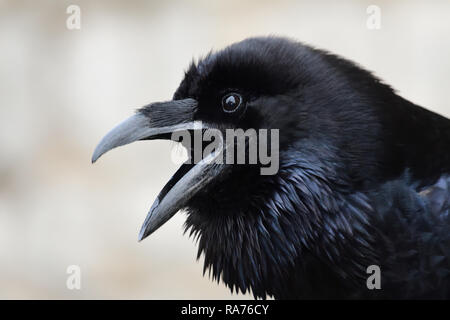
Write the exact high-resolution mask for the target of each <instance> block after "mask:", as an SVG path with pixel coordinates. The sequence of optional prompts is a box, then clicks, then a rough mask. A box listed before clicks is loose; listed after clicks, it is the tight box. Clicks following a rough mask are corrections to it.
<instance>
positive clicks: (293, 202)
mask: <svg viewBox="0 0 450 320" xmlns="http://www.w3.org/2000/svg"><path fill="white" fill-rule="evenodd" d="M199 121H201V123H202V126H201V127H198V126H197V125H198V123H199ZM205 128H216V129H218V130H222V131H223V130H224V129H225V128H232V129H239V128H240V129H243V130H248V129H250V128H254V129H256V130H260V129H279V146H278V157H279V169H278V171H277V172H276V173H275V174H269V175H263V174H261V172H260V170H259V169H260V167H261V166H262V164H261V163H259V162H258V163H256V164H255V163H253V164H248V163H247V164H244V165H231V164H226V163H225V164H220V163H213V162H211V161H206V160H205V159H206V158H205V159H202V160H201V161H199V162H197V163H184V164H182V165H181V167H180V168H179V169H178V171H177V172H176V173H175V174H174V176H173V177H172V178H171V179H170V181H169V182H168V183H167V184H166V185H165V187H164V188H163V189H162V191H161V192H160V194H159V195H158V197H157V199H156V201H155V202H154V204H153V206H152V207H151V209H150V212H149V214H148V216H147V218H146V219H145V222H144V224H143V226H142V229H141V233H140V235H139V240H142V239H144V238H145V237H147V236H148V235H150V234H151V233H152V232H154V231H155V230H156V229H158V228H159V227H160V226H161V225H162V224H164V223H165V222H166V221H167V220H168V219H170V218H171V217H172V216H173V215H174V214H175V213H176V212H177V211H179V210H180V209H184V210H186V212H187V220H186V224H185V228H186V231H189V232H190V234H191V235H193V236H194V237H195V238H196V239H197V241H198V246H199V248H198V257H200V256H201V255H202V254H203V255H204V273H205V272H206V271H209V273H210V275H212V278H213V279H214V280H217V281H219V280H220V279H222V281H223V282H224V283H225V284H226V285H227V286H228V287H229V288H230V289H231V292H233V291H234V290H235V291H236V292H243V293H245V292H251V293H252V294H253V296H254V297H255V298H263V299H265V298H267V297H274V298H276V299H299V298H300V299H303V298H307V299H309V298H318V299H334V298H339V299H342V298H346V299H355V298H369V299H371V298H380V299H410V298H414V299H430V298H441V299H442V298H449V297H450V210H449V208H450V120H448V119H446V118H444V117H442V116H440V115H438V114H436V113H433V112H431V111H428V110H426V109H424V108H422V107H420V106H418V105H415V104H413V103H412V102H409V101H407V100H405V99H404V98H402V97H400V96H399V95H397V94H396V93H395V92H394V90H393V89H392V88H391V87H390V86H388V85H387V84H385V83H383V82H382V81H381V80H379V79H378V78H377V77H375V76H374V75H372V74H371V73H370V72H368V71H366V70H364V69H363V68H361V67H359V66H358V65H356V64H355V63H353V62H351V61H348V60H346V59H344V58H341V57H339V56H336V55H334V54H331V53H329V52H326V51H323V50H319V49H316V48H312V47H310V46H307V45H304V44H302V43H300V42H297V41H294V40H291V39H286V38H283V37H255V38H248V39H246V40H243V41H241V42H238V43H235V44H232V45H230V46H228V47H226V48H225V49H222V50H220V51H216V52H210V53H209V54H207V55H206V56H205V57H204V58H202V59H199V61H197V62H195V61H193V62H192V63H191V65H190V67H189V68H188V70H187V71H186V73H185V76H184V79H183V80H182V82H181V84H180V85H179V87H178V89H177V90H176V92H175V94H174V96H173V100H171V101H167V102H158V103H152V104H149V105H147V106H145V107H143V108H141V109H139V110H138V111H137V113H136V114H135V115H133V116H132V117H130V118H129V119H127V120H126V121H125V122H123V123H121V124H119V125H118V126H117V127H116V128H114V129H113V130H112V131H111V132H110V133H108V134H107V135H106V136H105V137H104V138H103V140H102V141H101V142H100V143H99V145H98V146H97V148H96V150H95V151H94V155H93V158H92V161H93V162H95V161H96V160H97V159H98V158H99V157H100V156H101V155H102V154H104V153H105V152H107V151H109V150H111V149H113V148H115V147H118V146H122V145H125V144H128V143H131V142H133V141H137V140H151V139H173V133H174V132H179V131H180V130H188V131H189V132H190V133H194V132H198V131H199V130H201V131H203V130H205ZM177 141H179V140H177ZM228 147H229V145H228ZM247 147H248V145H247ZM190 151H192V150H190ZM211 154H216V153H211ZM210 160H211V159H210ZM372 268H375V269H372ZM370 270H375V271H378V276H379V279H378V280H379V282H378V286H377V287H375V288H374V287H373V286H372V287H371V286H370V285H369V284H370V283H369V282H370V281H372V280H373V279H375V278H371V276H372V273H371V271H370ZM374 275H375V274H374Z"/></svg>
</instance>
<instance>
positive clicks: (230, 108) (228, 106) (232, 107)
mask: <svg viewBox="0 0 450 320" xmlns="http://www.w3.org/2000/svg"><path fill="white" fill-rule="evenodd" d="M241 104H242V96H241V95H240V94H238V93H229V94H227V95H225V96H224V97H223V98H222V108H223V110H224V111H225V112H234V111H236V109H237V108H239V106H240V105H241Z"/></svg>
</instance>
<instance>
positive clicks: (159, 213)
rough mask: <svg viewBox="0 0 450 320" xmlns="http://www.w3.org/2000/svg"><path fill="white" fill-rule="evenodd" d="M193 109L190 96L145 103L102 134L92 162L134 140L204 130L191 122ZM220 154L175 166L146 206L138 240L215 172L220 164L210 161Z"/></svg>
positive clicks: (156, 227) (174, 211)
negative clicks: (194, 162) (171, 174)
mask: <svg viewBox="0 0 450 320" xmlns="http://www.w3.org/2000/svg"><path fill="white" fill-rule="evenodd" d="M196 109H197V101H196V100H194V99H184V100H173V101H168V102H158V103H152V104H150V105H148V106H145V107H144V108H142V109H140V110H139V111H138V112H137V113H136V114H135V115H133V116H131V117H130V118H128V119H127V120H125V121H123V122H122V123H120V124H119V125H117V126H116V127H115V128H114V129H112V130H111V131H110V132H109V133H108V134H106V136H105V137H104V138H103V139H102V140H101V141H100V143H99V144H98V146H97V147H96V149H95V151H94V154H93V156H92V163H94V162H95V161H97V160H98V158H100V157H101V156H102V155H103V154H104V153H106V152H108V151H109V150H111V149H114V148H116V147H119V146H123V145H126V144H129V143H131V142H134V141H138V140H150V139H170V137H171V134H172V133H174V132H177V131H183V130H189V131H192V130H201V129H207V128H206V127H205V125H204V124H202V123H201V122H197V121H194V113H195V111H196ZM222 146H223V145H222ZM220 154H221V153H220V152H214V153H211V154H209V155H208V156H206V157H205V158H203V159H202V160H201V161H200V162H198V163H196V164H188V163H185V164H183V165H182V166H181V167H180V168H179V169H178V171H177V172H176V173H175V174H174V175H173V177H172V178H171V179H170V180H169V182H167V184H166V185H165V186H164V188H163V189H162V190H161V192H160V193H159V195H158V197H157V199H156V200H155V202H154V203H153V205H152V207H151V208H150V211H149V213H148V214H147V217H146V218H145V221H144V224H143V225H142V228H141V231H140V233H139V241H141V240H142V239H144V238H146V237H148V236H149V235H150V234H152V233H153V232H154V231H156V230H157V229H158V228H159V227H160V226H162V225H163V224H164V223H165V222H167V221H168V220H169V219H170V218H171V217H172V216H173V215H174V214H175V213H177V212H178V210H180V209H182V208H183V207H185V206H186V203H187V201H188V200H189V199H191V198H192V197H193V196H194V195H195V194H196V193H197V192H198V191H199V190H200V189H201V188H202V187H203V186H204V185H206V184H207V183H208V182H209V181H211V180H212V179H214V178H215V177H217V175H219V173H220V172H221V171H222V170H223V168H224V166H221V165H219V164H216V163H215V161H214V160H215V159H216V158H217V157H218V156H220Z"/></svg>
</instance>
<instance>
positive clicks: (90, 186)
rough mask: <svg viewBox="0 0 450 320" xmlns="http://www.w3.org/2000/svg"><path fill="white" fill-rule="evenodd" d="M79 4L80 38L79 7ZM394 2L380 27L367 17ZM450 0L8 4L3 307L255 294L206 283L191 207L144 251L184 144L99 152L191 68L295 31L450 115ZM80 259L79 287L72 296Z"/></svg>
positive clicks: (3, 30)
mask: <svg viewBox="0 0 450 320" xmlns="http://www.w3.org/2000/svg"><path fill="white" fill-rule="evenodd" d="M71 4H76V5H78V6H79V7H80V8H81V29H80V30H68V29H67V28H66V19H67V18H68V17H69V15H68V14H67V13H66V8H67V7H68V6H69V5H71ZM371 4H375V5H377V6H379V7H380V8H381V29H379V30H370V29H368V28H367V26H366V21H367V18H368V17H369V15H368V14H367V13H366V9H367V7H368V6H369V5H371ZM449 15H450V1H448V0H443V1H432V2H431V1H425V0H423V1H411V0H408V1H406V0H404V1H356V0H355V1H311V2H310V3H309V2H303V1H289V0H282V1H276V2H275V1H261V0H258V1H256V0H254V1H242V0H239V1H236V0H231V1H230V0H228V1H206V0H195V1H75V0H73V1H65V0H61V1H43V0H37V1H4V0H3V1H2V0H0V146H1V149H0V150H1V151H0V298H3V299H12V298H21V299H29V298H40V299H55V298H58V299H80V298H87V299H101V298H107V299H109V298H114V299H116V298H123V299H133V298H134V299H148V298H149V299H152V298H159V299H165V298H174V299H182V298H192V299H197V298H203V299H215V298H225V299H226V298H251V297H250V296H244V295H238V296H236V295H231V294H230V292H229V291H228V289H226V288H225V286H224V285H222V284H217V283H215V282H211V281H210V280H209V279H208V277H207V276H205V277H202V261H199V262H196V260H195V256H196V245H195V244H194V243H193V241H192V240H191V239H189V238H188V236H187V235H185V236H183V234H182V231H183V229H182V224H183V222H184V219H185V216H184V214H182V213H180V214H178V215H176V216H175V217H174V219H172V220H171V221H170V222H169V223H167V224H166V225H164V226H163V227H162V228H161V229H160V230H158V231H157V232H156V233H155V234H154V235H152V236H151V237H150V238H148V239H146V240H145V241H143V242H142V243H138V242H137V235H138V231H139V228H140V225H141V223H142V222H143V220H144V217H145V215H146V213H147V210H148V209H149V208H150V206H151V204H152V202H153V200H154V199H155V197H156V195H157V193H158V192H159V190H160V189H161V188H162V187H163V185H164V184H165V182H166V181H167V180H168V179H169V178H170V176H171V175H172V174H173V173H174V172H175V170H176V169H177V165H176V164H174V163H173V162H172V161H171V157H170V152H171V150H172V148H173V146H174V144H173V143H171V142H167V141H166V142H160V141H158V142H152V143H135V144H133V145H130V146H128V147H126V148H122V149H117V150H115V151H113V152H111V153H109V154H107V155H106V156H105V157H104V158H102V159H101V160H100V161H99V162H98V163H97V164H96V165H95V166H93V165H91V164H90V157H91V153H92V151H93V149H94V147H95V145H96V143H97V142H98V141H99V139H100V138H101V137H102V136H103V134H105V133H106V132H107V131H108V130H109V129H110V128H111V127H112V126H113V125H115V124H116V123H118V122H119V121H121V120H123V119H124V118H125V117H127V116H129V115H131V114H132V112H133V111H134V110H135V109H136V108H137V107H140V106H143V105H145V104H147V103H149V102H151V101H157V100H166V99H169V98H171V96H172V94H173V92H174V90H175V89H176V88H177V86H178V83H179V82H180V80H181V79H182V76H183V72H184V70H185V69H186V68H187V66H188V64H189V63H190V61H191V60H192V58H198V57H200V56H201V55H203V54H205V53H207V52H208V51H209V50H211V49H220V48H222V47H224V46H226V45H227V44H230V43H233V42H235V41H239V40H242V39H244V38H245V37H248V36H255V35H269V34H271V35H285V36H289V37H293V38H295V39H298V40H301V41H304V42H306V43H308V44H311V45H314V46H317V47H320V48H323V49H327V50H330V51H333V52H335V53H338V54H340V55H343V56H344V57H347V58H349V59H352V60H354V61H356V62H358V63H359V64H361V65H362V66H364V67H366V68H368V69H369V70H372V71H374V72H375V74H376V75H378V76H379V77H381V78H382V79H383V80H384V81H386V82H387V83H389V84H391V85H392V86H393V87H394V88H396V89H397V90H398V92H399V93H400V94H401V95H402V96H404V97H405V98H407V99H410V100H412V101H413V102H415V103H418V104H420V105H422V106H425V107H427V108H429V109H431V110H434V111H437V112H439V113H441V114H443V115H446V116H450V102H448V101H449V97H450V92H449V89H450V86H449V80H450V19H449ZM69 265H78V266H80V268H81V275H82V278H81V290H69V289H67V287H66V280H67V277H68V274H67V273H66V269H67V267H68V266H69Z"/></svg>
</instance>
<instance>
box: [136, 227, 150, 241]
mask: <svg viewBox="0 0 450 320" xmlns="http://www.w3.org/2000/svg"><path fill="white" fill-rule="evenodd" d="M148 236H149V233H147V232H146V230H145V229H144V228H142V229H141V231H140V232H139V236H138V242H141V241H142V240H144V239H145V238H147V237H148Z"/></svg>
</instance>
